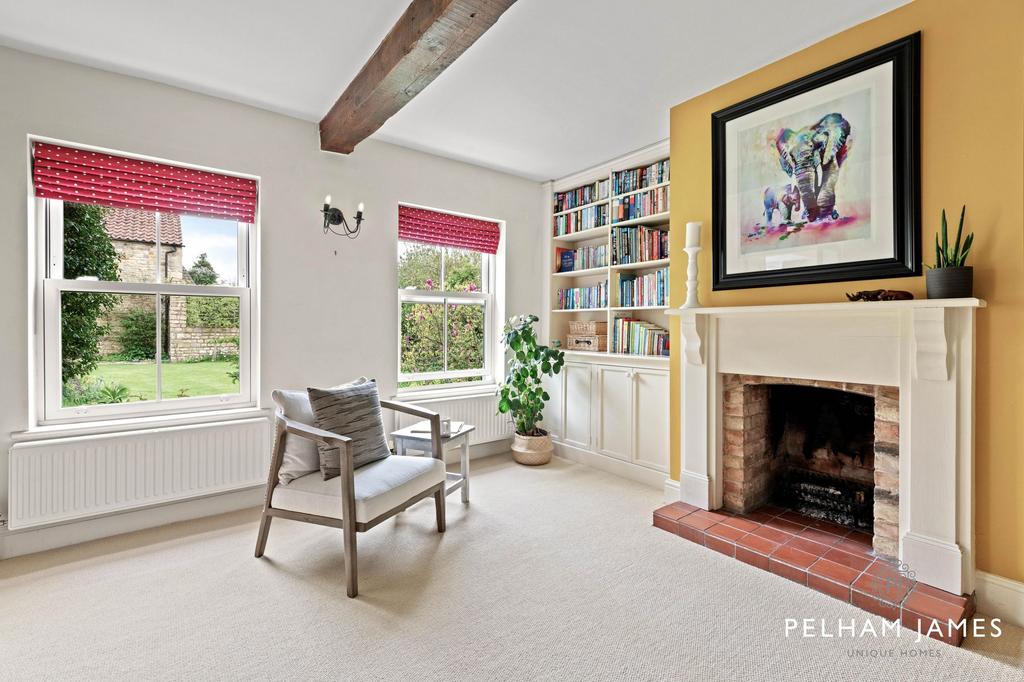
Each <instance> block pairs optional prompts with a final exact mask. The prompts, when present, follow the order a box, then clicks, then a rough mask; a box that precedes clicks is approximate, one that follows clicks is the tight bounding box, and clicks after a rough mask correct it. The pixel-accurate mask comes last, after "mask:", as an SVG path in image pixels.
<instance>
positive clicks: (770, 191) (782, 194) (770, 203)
mask: <svg viewBox="0 0 1024 682" xmlns="http://www.w3.org/2000/svg"><path fill="white" fill-rule="evenodd" d="M799 210H800V190H799V189H797V186H796V185H793V184H786V185H783V186H782V187H780V188H778V190H776V188H774V187H765V188H764V218H765V224H767V225H771V224H772V219H773V217H774V214H775V211H778V212H779V213H780V214H782V222H784V223H788V222H790V221H791V220H793V219H795V218H796V215H797V211H799Z"/></svg>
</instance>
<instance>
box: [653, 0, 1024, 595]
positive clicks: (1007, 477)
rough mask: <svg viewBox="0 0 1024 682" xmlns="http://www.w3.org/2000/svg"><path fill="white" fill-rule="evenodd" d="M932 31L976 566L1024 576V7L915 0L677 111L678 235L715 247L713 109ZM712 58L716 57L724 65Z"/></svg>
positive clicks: (820, 297) (732, 299)
mask: <svg viewBox="0 0 1024 682" xmlns="http://www.w3.org/2000/svg"><path fill="white" fill-rule="evenodd" d="M915 31H921V187H922V191H921V199H922V211H923V226H922V233H923V234H922V237H923V240H924V243H925V248H924V254H925V262H926V263H928V262H930V261H931V256H930V252H929V249H928V244H929V243H930V240H932V239H933V238H934V237H933V235H934V232H935V230H936V228H937V226H938V222H939V212H940V210H941V209H942V208H943V207H945V208H946V211H947V213H953V214H954V215H955V214H957V212H958V209H959V208H960V205H961V204H965V203H966V204H967V220H966V228H965V229H970V230H973V231H974V232H975V242H974V248H973V250H972V252H971V256H970V259H969V261H968V264H973V265H974V268H975V273H974V274H975V285H974V286H975V294H976V295H977V296H979V297H981V298H984V299H986V300H987V301H988V304H989V308H988V309H985V310H982V311H979V313H978V338H977V342H978V355H977V402H976V434H977V437H976V450H975V480H976V494H975V500H976V506H977V521H976V534H977V545H978V554H977V566H978V568H979V569H980V570H983V571H987V572H990V573H995V574H998V575H1002V576H1005V577H1007V578H1011V579H1014V580H1020V581H1024V37H1022V36H1024V2H1021V1H1020V0H917V2H914V3H912V4H909V5H906V6H904V7H901V8H899V9H897V10H894V11H892V12H890V13H888V14H885V15H882V16H880V17H878V18H876V19H872V20H871V21H868V22H866V23H863V24H860V25H859V26H855V27H853V28H851V29H849V30H847V31H844V32H842V33H840V34H838V35H835V36H832V37H829V38H827V39H825V40H823V41H822V42H820V43H817V44H816V45H813V46H811V47H809V48H807V49H805V50H802V51H800V52H797V53H796V54H794V55H791V56H789V57H786V58H785V59H782V60H781V61H778V62H775V63H773V64H769V65H768V66H765V67H763V68H761V69H759V70H757V71H755V72H753V73H750V74H747V75H746V76H743V77H742V78H739V79H737V80H735V81H733V82H731V83H728V84H726V85H723V86H721V87H719V88H716V89H715V90H712V91H710V92H707V93H705V94H703V95H700V96H699V97H695V98H693V99H691V100H688V101H686V102H683V103H682V104H679V105H677V106H675V107H673V108H672V113H671V154H672V218H671V224H672V229H673V232H674V233H675V234H676V235H677V239H676V240H675V241H676V243H678V242H679V240H678V237H681V236H682V231H683V225H684V223H686V222H687V221H690V220H700V221H703V222H704V233H703V234H702V235H701V241H702V243H703V244H704V245H705V246H706V247H709V246H710V244H711V231H710V230H711V114H712V112H714V111H717V110H719V109H722V108H724V107H727V106H729V105H732V104H735V103H737V102H740V101H742V100H744V99H747V98H748V97H751V96H753V95H757V94H759V93H762V92H764V91H766V90H770V89H772V88H774V87H776V86H778V85H781V84H783V83H787V82H789V81H791V80H794V79H796V78H800V77H801V76H805V75H807V74H809V73H811V72H814V71H817V70H818V69H821V68H824V67H827V66H830V65H832V64H834V63H836V62H839V61H842V60H843V59H846V58H848V57H852V56H854V55H857V54H860V53H862V52H865V51H867V50H870V49H872V48H874V47H878V46H879V45H882V44H884V43H887V42H889V41H891V40H895V39H897V38H900V37H902V36H905V35H908V34H910V33H913V32H915ZM714 58H715V56H714V55H707V59H709V60H712V59H714ZM671 267H672V276H671V284H672V291H671V294H672V299H671V300H672V301H673V302H677V304H678V302H681V301H683V300H684V299H685V291H684V287H685V285H684V282H685V278H686V276H685V270H686V256H685V254H683V253H682V252H681V251H680V250H679V249H676V250H675V251H674V252H673V255H672V266H671ZM700 268H701V283H700V292H701V302H702V303H704V305H762V304H775V303H820V302H828V301H839V300H844V299H843V292H844V291H851V290H856V289H874V288H881V287H889V288H896V289H908V290H910V291H913V292H914V294H915V296H917V297H918V298H923V297H924V291H925V287H924V277H923V276H922V277H914V278H900V279H889V280H874V281H864V282H846V283H835V284H815V285H807V286H793V287H773V288H765V289H746V290H735V291H722V292H712V291H711V253H710V248H706V249H705V250H704V251H703V252H702V253H701V260H700ZM679 350H680V343H679V342H678V337H677V340H675V341H673V344H672V358H671V372H672V406H671V409H672V412H671V414H672V465H671V467H672V468H671V475H672V478H674V479H676V480H678V478H679V378H680V365H679Z"/></svg>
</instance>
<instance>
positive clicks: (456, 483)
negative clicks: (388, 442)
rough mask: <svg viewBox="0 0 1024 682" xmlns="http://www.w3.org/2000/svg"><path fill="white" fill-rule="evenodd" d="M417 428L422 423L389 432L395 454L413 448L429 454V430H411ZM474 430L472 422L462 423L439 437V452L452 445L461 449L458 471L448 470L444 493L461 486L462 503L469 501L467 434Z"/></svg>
mask: <svg viewBox="0 0 1024 682" xmlns="http://www.w3.org/2000/svg"><path fill="white" fill-rule="evenodd" d="M423 423H426V422H423ZM419 428H423V424H414V425H412V426H407V427H405V428H404V429H399V430H398V431H392V432H391V437H392V438H393V439H394V441H395V454H396V455H405V454H407V453H408V451H409V450H415V451H416V452H418V453H420V454H422V455H429V454H430V449H431V442H430V431H419V430H417V431H413V429H419ZM475 430H476V427H475V426H473V425H472V424H463V425H462V428H461V429H459V430H458V431H456V432H455V433H453V434H452V435H450V436H448V437H447V438H442V439H441V452H444V451H445V450H447V449H448V448H449V447H452V446H458V447H460V448H461V449H462V452H461V453H460V456H459V473H457V474H454V473H451V472H448V482H449V483H448V485H447V486H445V489H444V494H445V495H450V494H451V493H453V492H454V491H456V490H458V489H459V488H461V489H462V502H463V503H468V502H469V434H470V433H472V432H473V431H475Z"/></svg>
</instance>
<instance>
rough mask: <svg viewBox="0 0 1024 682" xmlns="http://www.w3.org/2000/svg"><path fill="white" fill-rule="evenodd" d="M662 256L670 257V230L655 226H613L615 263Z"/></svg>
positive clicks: (613, 260)
mask: <svg viewBox="0 0 1024 682" xmlns="http://www.w3.org/2000/svg"><path fill="white" fill-rule="evenodd" d="M660 258H668V230H659V229H657V228H653V227H613V228H612V264H613V265H625V264H626V263H641V262H643V261H649V260H658V259H660Z"/></svg>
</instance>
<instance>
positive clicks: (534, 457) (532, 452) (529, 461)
mask: <svg viewBox="0 0 1024 682" xmlns="http://www.w3.org/2000/svg"><path fill="white" fill-rule="evenodd" d="M552 450H554V448H553V447H552V445H551V436H549V435H547V434H545V435H543V436H520V435H519V434H518V433H517V434H515V436H513V438H512V459H514V460H515V461H517V462H519V463H520V464H526V465H527V466H538V465H540V464H547V463H548V462H550V461H551V451H552Z"/></svg>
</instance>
